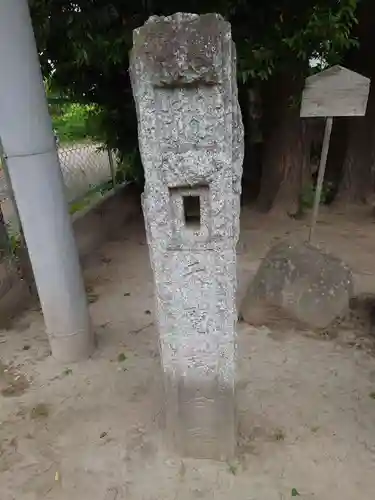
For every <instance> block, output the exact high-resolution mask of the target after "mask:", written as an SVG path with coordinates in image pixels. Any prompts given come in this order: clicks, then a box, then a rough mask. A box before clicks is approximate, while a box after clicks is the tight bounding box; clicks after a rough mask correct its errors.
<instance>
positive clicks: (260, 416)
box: [0, 209, 375, 500]
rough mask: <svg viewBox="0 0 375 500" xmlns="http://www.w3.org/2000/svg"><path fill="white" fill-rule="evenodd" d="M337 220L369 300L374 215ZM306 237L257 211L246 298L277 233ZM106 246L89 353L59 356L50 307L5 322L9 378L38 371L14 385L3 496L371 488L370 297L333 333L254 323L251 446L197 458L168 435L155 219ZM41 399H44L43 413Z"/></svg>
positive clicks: (281, 494) (246, 236) (331, 233)
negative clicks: (151, 251)
mask: <svg viewBox="0 0 375 500" xmlns="http://www.w3.org/2000/svg"><path fill="white" fill-rule="evenodd" d="M324 222H325V224H320V225H319V226H318V229H317V233H316V236H317V238H318V241H319V243H320V244H321V245H323V246H324V248H326V249H327V250H328V251H331V252H333V253H336V254H337V255H338V256H339V257H341V258H342V259H344V260H346V261H347V262H348V264H349V265H350V266H351V267H352V269H353V271H354V273H355V279H356V296H358V297H363V294H370V295H371V294H375V277H374V275H373V268H374V257H373V255H374V253H373V248H374V245H375V225H374V224H372V222H370V219H365V218H364V217H363V215H362V216H359V214H358V216H357V215H355V214H350V216H349V217H344V216H339V215H337V214H332V215H331V214H325V215H324ZM125 235H126V239H125ZM306 235H307V227H306V226H305V225H304V222H303V221H296V220H291V219H289V218H285V219H280V218H273V217H264V216H259V215H257V214H255V213H253V212H251V211H249V210H247V209H245V210H244V212H243V215H242V233H241V241H240V244H239V263H238V267H239V273H238V275H239V280H240V283H239V301H240V300H241V296H243V293H244V290H245V288H246V285H247V283H248V280H249V278H250V277H251V276H252V275H254V273H255V272H256V269H257V267H258V265H259V262H260V261H261V259H262V258H263V256H264V255H265V254H266V253H267V251H268V248H269V247H270V245H272V244H274V242H275V241H276V240H281V239H283V238H284V237H285V236H288V237H294V238H296V239H297V240H298V239H303V238H305V237H306ZM98 255H99V257H98V258H97V259H93V260H92V264H91V265H90V267H89V268H88V269H87V271H86V273H85V274H86V280H87V283H89V286H90V289H89V290H90V293H92V294H95V300H93V301H92V303H91V304H90V310H91V316H92V319H93V323H94V327H95V330H96V333H97V336H98V341H99V342H98V348H97V351H96V352H95V354H94V356H93V358H92V359H91V360H88V361H85V362H81V363H77V364H74V365H68V366H67V365H61V364H58V363H56V362H55V361H54V360H53V359H51V358H50V357H49V355H48V354H49V346H48V341H47V338H46V336H45V333H44V330H43V323H42V319H41V315H40V313H39V312H30V313H28V315H26V317H25V318H24V319H23V324H24V325H25V327H24V328H22V329H20V328H19V329H17V330H12V331H6V332H5V331H3V332H1V335H2V339H4V342H3V343H2V344H1V358H2V360H3V366H4V367H6V368H5V369H7V370H8V367H11V373H12V375H11V378H10V379H7V380H8V381H7V382H4V380H5V376H6V377H8V375H7V373H8V372H5V373H4V370H2V372H1V371H0V376H1V379H2V382H1V384H3V385H2V386H1V387H2V388H5V387H7V386H8V385H10V386H12V383H13V382H14V381H15V378H16V377H17V376H18V375H19V374H22V375H23V376H24V377H25V378H26V380H27V381H28V386H27V387H26V386H25V387H24V388H23V392H22V390H20V391H19V392H18V393H17V395H14V397H4V395H1V394H0V484H1V500H15V499H17V500H40V499H46V500H66V499H67V498H69V500H114V499H115V500H124V499H125V498H126V499H127V500H140V499H142V500H176V499H178V500H188V499H189V500H191V499H195V498H196V499H207V500H208V499H212V498H215V500H228V498H236V500H263V499H267V500H281V499H284V500H286V499H289V498H291V497H292V496H293V495H292V493H299V494H300V495H301V497H302V498H306V499H310V498H311V499H322V500H325V499H329V500H352V499H353V498H361V499H364V500H371V499H372V498H373V491H374V489H375V477H374V474H373V466H374V465H373V464H374V457H375V436H374V429H375V360H374V356H373V355H372V352H371V350H370V349H364V348H363V349H362V348H358V347H357V346H356V345H354V344H353V345H352V344H351V343H350V342H347V341H344V333H345V332H346V333H345V334H348V332H349V333H353V332H356V333H355V335H357V333H358V335H360V334H362V335H363V337H364V338H367V339H371V338H372V319H371V318H372V312H371V311H372V305H371V304H372V299H371V300H370V299H369V300H368V301H367V300H365V301H363V300H362V299H361V300H359V303H358V302H357V303H356V301H354V303H352V311H351V313H350V314H351V316H350V315H349V316H350V317H351V321H354V322H355V323H352V326H350V323H349V319H350V317H349V316H348V318H349V319H347V320H345V321H346V323H345V322H341V323H340V324H338V325H337V332H336V333H335V335H331V336H330V335H326V336H322V335H321V334H320V333H319V332H312V331H304V332H301V331H300V330H299V328H298V327H297V326H296V325H287V326H285V325H284V328H281V330H284V332H283V333H280V324H278V323H277V321H275V322H274V324H272V325H270V326H269V327H268V328H265V327H258V328H252V327H249V326H247V325H245V324H243V323H240V324H239V326H238V346H239V347H238V384H237V385H238V391H237V406H238V445H239V446H238V450H239V453H238V457H237V459H236V460H235V461H233V462H231V463H216V462H211V461H196V460H190V459H189V460H187V459H184V458H182V457H179V456H176V455H174V454H172V453H171V452H170V451H169V450H168V449H167V448H166V447H165V443H164V440H163V404H162V403H163V391H162V378H161V367H160V359H159V354H158V335H157V331H156V327H155V323H154V311H153V305H154V299H153V281H152V274H151V270H150V266H149V260H148V250H147V246H146V245H145V236H144V231H143V227H142V223H141V221H140V220H134V221H133V223H132V224H131V225H129V227H126V228H124V238H122V236H121V235H119V239H118V241H114V242H112V243H109V244H107V245H106V246H105V247H104V248H102V249H101V250H100V254H98ZM93 298H94V296H93ZM364 303H366V304H367V305H363V304H364ZM359 304H361V305H359ZM146 311H147V313H146ZM355 315H357V316H359V317H360V319H358V318H357V319H355ZM366 318H367V319H366ZM24 346H29V348H28V349H24ZM13 367H15V368H14V370H15V371H14V372H13ZM12 381H13V382H12ZM40 405H42V406H40ZM35 408H41V409H42V411H36V413H37V415H34V418H33V413H34V412H35V410H33V409H35ZM43 408H45V409H46V411H44V410H43Z"/></svg>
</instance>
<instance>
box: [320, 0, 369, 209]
mask: <svg viewBox="0 0 375 500" xmlns="http://www.w3.org/2000/svg"><path fill="white" fill-rule="evenodd" d="M358 19H359V23H358V25H357V26H356V28H355V30H354V33H353V35H354V36H356V37H357V38H358V41H359V47H358V48H355V49H353V50H351V51H349V53H348V54H347V55H346V57H345V59H344V62H343V64H344V65H345V66H347V67H348V68H349V69H352V70H353V71H356V72H358V73H361V74H363V75H364V76H367V77H368V78H371V79H372V81H374V78H375V60H374V57H373V45H374V42H375V2H373V1H370V0H367V1H363V2H361V3H360V4H359V7H358ZM335 128H336V131H334V133H335V134H336V136H337V138H336V139H335V143H332V145H331V147H332V152H331V154H330V158H329V164H328V171H329V172H330V175H332V174H336V175H337V174H338V173H339V172H340V173H341V175H340V178H339V185H338V193H337V196H336V200H335V201H338V202H342V203H345V204H346V203H366V202H367V201H368V199H369V197H370V195H371V194H372V192H373V182H372V181H373V174H372V164H373V158H374V153H375V89H374V88H373V85H372V87H371V91H370V96H369V101H368V106H367V113H366V116H365V117H363V118H362V117H359V118H356V117H354V118H347V119H342V120H337V123H336V125H335ZM340 134H341V137H339V135H340ZM340 148H341V152H340ZM343 153H344V154H343Z"/></svg>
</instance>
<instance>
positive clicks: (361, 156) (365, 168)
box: [335, 92, 375, 204]
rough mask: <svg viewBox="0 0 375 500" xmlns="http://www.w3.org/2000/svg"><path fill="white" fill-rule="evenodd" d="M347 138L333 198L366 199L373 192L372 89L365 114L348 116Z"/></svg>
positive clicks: (374, 103) (346, 200)
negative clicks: (339, 176)
mask: <svg viewBox="0 0 375 500" xmlns="http://www.w3.org/2000/svg"><path fill="white" fill-rule="evenodd" d="M347 127H348V142H347V147H346V155H345V159H344V163H343V171H342V179H341V182H340V185H339V190H338V194H337V196H336V200H335V201H336V202H339V203H345V204H347V203H357V204H358V203H363V204H365V203H367V202H368V201H369V199H370V197H371V195H372V193H373V178H372V163H373V156H374V141H375V92H371V94H370V99H369V103H368V108H367V114H366V116H365V117H363V118H351V119H350V120H348V124H347Z"/></svg>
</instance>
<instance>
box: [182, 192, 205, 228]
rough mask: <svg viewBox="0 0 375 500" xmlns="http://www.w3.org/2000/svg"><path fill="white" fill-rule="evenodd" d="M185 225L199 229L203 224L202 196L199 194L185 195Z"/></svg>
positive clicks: (183, 198)
mask: <svg viewBox="0 0 375 500" xmlns="http://www.w3.org/2000/svg"><path fill="white" fill-rule="evenodd" d="M182 200H183V204H184V219H185V225H186V227H188V228H192V229H199V228H200V226H201V198H200V196H199V195H184V196H183V197H182Z"/></svg>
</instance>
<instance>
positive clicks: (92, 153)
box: [0, 143, 117, 228]
mask: <svg viewBox="0 0 375 500" xmlns="http://www.w3.org/2000/svg"><path fill="white" fill-rule="evenodd" d="M58 155H59V160H60V166H61V171H62V175H63V178H64V183H65V188H66V197H67V201H68V202H69V203H70V206H71V212H72V213H73V212H75V211H77V210H79V209H80V208H83V205H82V203H81V204H80V203H79V202H80V200H83V199H85V198H87V197H88V195H90V193H93V194H97V195H100V192H101V186H104V185H106V186H107V187H108V185H109V186H111V183H112V186H113V187H115V173H116V172H115V170H116V164H117V160H116V158H115V156H114V154H113V153H112V152H111V151H109V150H108V149H106V148H105V147H103V146H101V145H100V144H92V143H84V144H72V145H69V146H66V145H62V146H60V147H59V148H58ZM0 203H1V210H2V213H3V216H4V220H5V222H6V223H7V225H10V226H12V227H13V228H17V225H18V224H17V220H16V218H17V216H16V214H15V213H14V206H13V203H12V199H11V195H10V192H9V189H8V186H7V182H6V175H5V172H4V169H3V168H2V165H1V158H0Z"/></svg>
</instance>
